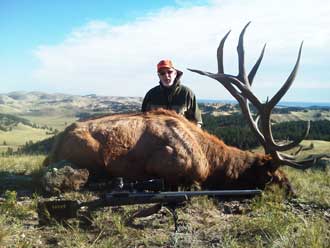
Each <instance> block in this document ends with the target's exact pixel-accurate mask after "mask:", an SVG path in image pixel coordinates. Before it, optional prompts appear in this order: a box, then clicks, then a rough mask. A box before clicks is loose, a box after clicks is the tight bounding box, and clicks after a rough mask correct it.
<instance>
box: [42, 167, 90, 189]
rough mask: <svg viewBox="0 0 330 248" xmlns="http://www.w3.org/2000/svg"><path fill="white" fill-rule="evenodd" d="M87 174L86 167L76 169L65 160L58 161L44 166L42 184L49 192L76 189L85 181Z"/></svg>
mask: <svg viewBox="0 0 330 248" xmlns="http://www.w3.org/2000/svg"><path fill="white" fill-rule="evenodd" d="M88 176H89V172H88V170H87V169H78V168H77V167H76V166H75V165H73V164H71V163H69V162H67V161H60V162H58V163H55V164H51V165H49V166H48V167H47V168H46V171H45V173H44V176H43V177H42V185H43V188H44V190H45V191H46V192H48V193H51V194H59V193H63V192H68V191H76V190H79V189H80V188H81V187H83V186H84V185H85V184H86V183H87V180H88Z"/></svg>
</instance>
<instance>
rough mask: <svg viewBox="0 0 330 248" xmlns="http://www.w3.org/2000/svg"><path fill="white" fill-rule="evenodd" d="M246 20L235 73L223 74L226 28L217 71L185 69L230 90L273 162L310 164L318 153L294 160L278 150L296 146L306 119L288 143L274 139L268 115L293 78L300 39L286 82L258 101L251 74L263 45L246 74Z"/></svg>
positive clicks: (300, 166) (308, 123)
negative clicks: (278, 142)
mask: <svg viewBox="0 0 330 248" xmlns="http://www.w3.org/2000/svg"><path fill="white" fill-rule="evenodd" d="M249 24H250V22H249V23H248V24H246V26H245V27H244V28H243V30H242V32H241V34H240V37H239V42H238V46H237V53H238V65H239V66H238V75H237V76H233V75H229V74H225V73H224V68H223V47H224V43H225V41H226V39H227V37H228V35H229V33H230V31H229V32H228V33H227V34H226V35H225V36H224V37H223V39H222V40H221V42H220V45H219V47H218V50H217V59H218V73H210V72H206V71H200V70H194V69H188V70H190V71H192V72H196V73H199V74H201V75H204V76H208V77H211V78H213V79H215V80H217V81H219V82H220V83H221V84H222V85H223V86H224V87H225V88H226V89H227V90H228V91H229V92H230V93H231V95H232V96H233V97H235V98H236V100H237V101H238V103H239V105H240V107H241V109H242V113H243V115H244V116H245V118H246V119H247V121H248V124H249V126H250V127H251V129H252V130H253V132H254V133H255V134H256V136H257V139H258V140H259V142H260V143H261V145H262V146H263V147H264V150H265V153H266V154H270V155H271V156H272V159H273V161H274V164H275V166H280V165H287V166H291V167H294V168H298V169H306V168H309V167H311V166H313V165H314V164H315V163H316V161H317V160H318V159H320V157H319V156H318V157H312V158H309V159H306V160H303V161H299V162H297V161H295V160H294V158H292V157H290V156H288V155H286V154H283V153H281V152H284V151H287V150H289V149H291V148H293V147H295V146H297V145H298V144H299V143H300V142H301V141H302V140H303V139H305V138H306V137H307V135H308V133H309V128H310V122H309V121H308V122H307V128H306V131H305V133H304V135H303V136H302V137H301V138H300V139H298V140H295V141H292V142H291V143H288V144H282V145H280V144H277V143H276V142H275V141H274V138H273V134H272V131H271V118H270V115H271V111H272V109H273V108H274V107H275V105H276V104H277V103H278V102H279V101H280V99H281V98H282V97H283V96H284V94H285V93H286V92H287V91H288V89H289V88H290V86H291V85H292V82H293V80H294V79H295V76H296V73H297V70H298V65H299V61H300V56H301V50H302V45H303V42H302V43H301V45H300V48H299V53H298V58H297V61H296V64H295V66H294V68H293V70H292V72H291V74H290V75H289V77H288V79H287V80H286V82H285V83H284V84H283V86H282V87H281V88H280V89H279V90H278V92H277V93H276V94H275V95H274V96H273V97H272V98H271V99H270V101H268V99H267V101H266V102H265V103H261V102H260V101H259V99H258V98H257V97H256V96H255V95H254V94H253V93H252V91H251V85H252V82H253V79H254V76H255V75H256V73H257V71H258V68H259V65H260V63H261V60H262V58H263V55H264V51H265V48H266V45H264V47H263V49H262V51H261V54H260V56H259V58H258V60H257V62H256V63H255V65H254V66H253V67H252V70H251V71H250V73H249V74H248V75H247V74H246V71H245V62H244V46H243V40H244V33H245V30H246V28H247V27H248V26H249ZM250 103H251V104H252V105H253V106H254V107H255V108H256V109H257V112H258V115H257V117H256V118H254V117H253V116H252V113H251V111H250V107H249V104H250ZM322 157H323V156H322Z"/></svg>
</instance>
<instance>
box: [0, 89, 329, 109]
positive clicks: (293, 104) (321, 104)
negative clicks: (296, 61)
mask: <svg viewBox="0 0 330 248" xmlns="http://www.w3.org/2000/svg"><path fill="white" fill-rule="evenodd" d="M32 93H41V94H49V95H56V94H60V95H68V96H81V97H87V96H90V95H95V96H97V97H114V98H116V97H120V98H142V97H141V96H115V95H101V94H85V95H84V94H70V93H63V92H54V93H48V92H42V91H12V92H7V93H0V96H1V95H7V96H8V95H10V94H32ZM197 102H198V103H229V104H238V102H237V100H236V99H219V98H208V99H206V98H197ZM276 106H285V107H314V106H316V107H330V102H322V101H320V102H313V101H312V102H305V101H280V102H279V103H278V104H277V105H276Z"/></svg>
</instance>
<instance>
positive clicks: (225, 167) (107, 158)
mask: <svg viewBox="0 0 330 248" xmlns="http://www.w3.org/2000/svg"><path fill="white" fill-rule="evenodd" d="M248 25H249V23H248V24H247V25H246V26H245V28H244V29H243V31H242V32H241V34H240V38H239V43H238V47H237V51H238V61H239V73H238V75H237V76H233V75H228V74H225V73H224V69H223V47H224V43H225V40H226V38H227V36H228V35H229V32H228V33H227V34H226V35H225V37H224V38H223V39H222V41H221V42H220V45H219V48H218V51H217V58H218V73H215V74H214V73H209V72H204V71H200V70H193V69H190V70H191V71H193V72H197V73H199V74H202V75H205V76H208V77H211V78H214V79H216V80H217V81H219V82H220V83H221V84H222V85H223V86H224V87H225V88H226V89H227V90H228V91H229V92H230V93H231V94H232V95H233V96H234V97H235V98H236V99H237V101H238V102H239V105H240V107H241V109H242V112H243V114H244V116H245V117H246V119H247V120H248V123H249V125H250V127H251V128H252V130H253V131H254V133H255V135H256V136H257V138H258V140H259V141H260V143H261V144H262V146H263V147H264V150H265V154H263V153H252V152H249V151H242V150H240V149H237V148H235V147H231V146H227V145H226V144H224V142H223V141H221V140H219V139H218V138H217V137H215V136H213V135H211V134H209V133H207V132H205V131H203V130H202V129H200V128H199V127H197V126H196V125H195V124H194V123H191V122H189V121H188V120H186V119H185V118H184V117H182V116H179V115H177V114H176V113H174V112H172V111H168V110H162V109H159V110H154V111H150V112H147V113H132V114H115V115H110V116H105V117H99V118H95V119H90V120H85V121H81V122H76V123H74V124H72V125H71V126H69V127H67V128H66V129H65V130H64V132H63V133H61V134H60V135H59V137H58V140H57V142H56V144H55V145H54V147H53V150H52V152H51V154H50V155H49V156H48V158H47V159H46V161H45V164H50V163H53V162H56V161H59V160H68V161H70V162H72V163H74V164H76V165H77V166H79V167H82V168H87V169H88V170H89V171H90V172H91V173H99V172H101V173H106V175H108V176H109V177H118V176H120V177H124V178H127V179H132V180H145V179H150V178H163V179H164V180H165V182H166V184H167V185H169V186H173V187H177V186H180V185H192V184H199V185H201V186H202V187H205V188H217V189H247V188H260V189H263V188H264V187H265V185H266V184H267V183H268V182H271V181H272V182H274V183H278V184H279V185H281V186H283V187H285V188H286V189H287V190H288V192H290V191H292V188H291V185H290V183H289V181H288V179H287V177H286V176H285V174H284V173H283V172H282V171H281V170H280V169H279V167H280V166H281V165H287V166H291V167H294V168H297V169H305V168H308V167H309V166H311V165H312V164H313V163H315V161H316V159H315V158H311V159H309V160H305V161H300V162H297V161H295V160H294V159H293V158H291V157H289V156H288V155H284V154H283V153H282V152H284V151H287V150H289V149H291V148H293V147H295V146H296V145H298V144H299V143H300V141H301V140H302V139H304V137H305V136H306V135H307V134H308V130H309V125H308V126H307V130H306V132H305V135H304V136H302V137H301V139H299V140H297V141H293V142H292V143H289V144H282V145H281V144H277V143H276V142H275V141H274V138H273V135H272V132H271V119H270V115H271V111H272V109H273V108H274V106H275V105H276V104H277V103H278V102H279V100H280V99H281V97H283V95H284V94H285V93H286V92H287V90H288V89H289V88H290V86H291V84H292V82H293V80H294V78H295V75H296V72H297V68H298V64H299V60H300V55H301V46H300V50H299V54H298V59H297V61H296V64H295V66H294V69H293V71H292V72H291V74H290V76H289V78H288V79H287V81H286V82H285V83H284V85H283V86H282V87H281V88H280V90H279V91H278V92H277V93H276V94H275V96H274V97H273V98H271V99H270V100H269V101H267V102H266V103H261V102H260V101H259V100H258V98H257V97H256V96H255V95H254V94H253V93H252V91H251V85H252V82H253V79H254V76H255V74H256V72H257V70H258V67H259V65H260V62H261V60H262V57H263V54H264V50H265V47H264V48H263V49H262V53H261V55H260V57H259V59H258V60H257V62H256V64H255V65H254V66H253V68H252V70H251V72H250V73H249V74H248V75H247V74H246V71H245V65H244V49H243V37H244V33H245V30H246V28H247V26H248ZM250 103H251V104H252V105H253V106H254V107H255V109H256V110H257V111H258V117H257V118H254V117H253V115H252V113H251V111H250V108H249V104H250Z"/></svg>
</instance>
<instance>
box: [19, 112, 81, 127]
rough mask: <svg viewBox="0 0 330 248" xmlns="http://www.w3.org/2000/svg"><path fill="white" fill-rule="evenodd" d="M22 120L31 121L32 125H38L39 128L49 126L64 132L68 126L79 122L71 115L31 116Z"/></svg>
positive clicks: (24, 116) (25, 116)
mask: <svg viewBox="0 0 330 248" xmlns="http://www.w3.org/2000/svg"><path fill="white" fill-rule="evenodd" d="M21 117H22V118H25V119H28V120H30V121H31V122H32V123H37V124H38V125H39V126H48V127H52V128H53V129H57V130H59V131H62V130H63V129H64V128H65V127H66V126H68V125H70V124H71V123H73V122H75V121H76V120H77V118H76V117H74V116H71V115H69V116H68V115H54V116H29V115H23V116H21Z"/></svg>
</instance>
